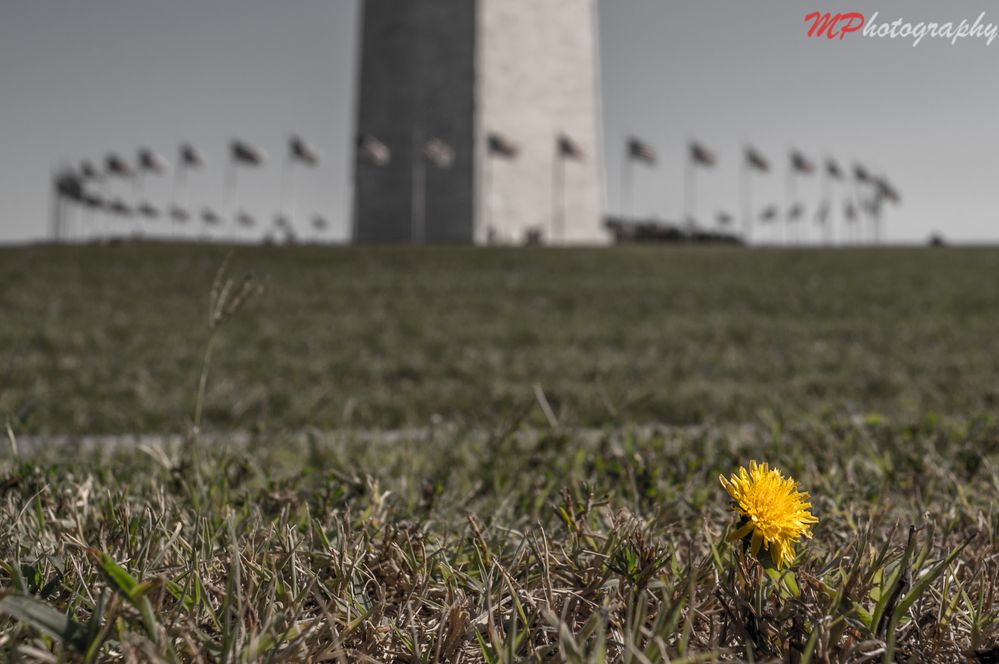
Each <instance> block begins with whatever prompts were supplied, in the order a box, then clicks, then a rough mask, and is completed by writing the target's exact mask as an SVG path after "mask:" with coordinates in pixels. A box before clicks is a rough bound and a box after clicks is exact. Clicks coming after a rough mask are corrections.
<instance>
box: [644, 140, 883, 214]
mask: <svg viewBox="0 0 999 664" xmlns="http://www.w3.org/2000/svg"><path fill="white" fill-rule="evenodd" d="M688 149H689V157H690V161H691V163H693V164H696V165H698V166H708V167H710V166H715V165H717V163H718V158H717V156H716V155H715V153H714V152H713V151H711V150H709V149H707V148H706V147H704V145H702V144H701V143H699V142H697V141H691V142H690V145H689V146H688ZM625 154H626V156H627V158H628V159H631V160H633V161H637V162H640V163H643V164H646V165H648V166H655V165H656V164H657V162H658V156H657V153H656V150H655V148H654V147H652V146H651V145H649V144H648V143H645V142H644V141H642V140H640V139H637V138H629V139H628V141H627V143H626V149H625ZM744 160H745V161H744V163H745V165H746V167H747V168H749V169H751V170H754V171H757V172H760V173H769V172H770V160H769V159H767V158H766V157H764V156H763V154H761V153H760V152H759V151H758V150H757V149H756V148H754V147H752V146H747V147H746V148H745V152H744ZM789 164H790V167H791V169H792V170H793V171H794V172H795V173H798V174H801V175H812V174H814V173H815V172H816V171H817V168H816V166H815V163H814V162H813V161H812V160H811V159H809V158H808V157H806V156H805V155H804V154H802V153H801V152H799V151H798V150H791V152H790V154H789ZM824 170H825V174H826V176H828V177H829V178H831V179H833V180H840V181H842V180H844V179H845V173H844V171H843V170H842V169H841V168H840V166H839V163H838V162H836V160H834V159H833V158H831V157H829V158H827V159H826V160H825V163H824ZM853 178H854V180H856V181H857V182H860V183H863V184H871V185H875V186H876V187H877V191H878V193H879V194H880V195H881V196H883V197H884V198H885V199H886V200H888V201H890V202H892V203H898V202H900V201H901V197H900V196H899V194H898V191H897V190H896V189H895V188H894V186H892V185H891V183H890V182H889V181H888V180H887V179H886V178H884V177H881V176H875V175H873V174H871V172H870V171H869V170H868V169H867V168H865V167H864V166H863V165H861V164H854V166H853Z"/></svg>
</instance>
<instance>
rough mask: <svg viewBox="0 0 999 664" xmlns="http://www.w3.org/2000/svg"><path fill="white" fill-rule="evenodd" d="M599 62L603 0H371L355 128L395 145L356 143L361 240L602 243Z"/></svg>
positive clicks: (357, 226) (366, 10) (366, 16)
mask: <svg viewBox="0 0 999 664" xmlns="http://www.w3.org/2000/svg"><path fill="white" fill-rule="evenodd" d="M596 63H597V54H596V25H595V6H594V3H593V0H366V1H365V3H364V8H363V27H362V54H361V65H360V90H359V95H358V100H359V101H358V109H357V132H358V136H359V137H365V138H366V140H370V139H372V138H373V139H375V140H377V141H378V142H380V143H381V144H384V145H385V146H386V147H387V148H388V149H389V151H390V153H391V157H390V159H389V161H388V163H377V160H373V159H371V158H370V154H368V153H367V152H366V151H365V150H358V151H357V155H356V158H355V171H354V179H355V200H354V205H355V209H354V238H355V241H356V242H360V243H369V244H371V243H413V244H423V243H428V244H440V243H457V244H471V243H475V244H487V243H500V244H520V243H523V242H524V241H525V240H526V239H527V238H528V237H529V236H533V237H536V238H539V239H540V241H542V242H544V243H549V244H579V243H602V242H605V241H606V238H607V236H606V234H605V232H604V231H603V229H602V228H601V224H600V212H599V209H600V208H599V205H600V201H599V194H600V171H599V169H600V154H599V151H598V143H597V114H598V105H597V97H596V86H597V76H596ZM431 138H436V139H440V140H441V141H444V142H445V143H446V144H447V145H449V146H450V147H451V148H452V150H453V159H452V161H451V163H450V165H449V166H447V167H441V166H440V165H438V164H436V163H435V162H434V161H433V160H432V159H428V158H427V156H426V155H425V146H426V144H427V141H428V140H430V139H431ZM491 138H494V139H495V138H498V139H500V140H501V141H502V142H503V143H504V144H505V147H508V148H511V149H512V153H511V152H509V151H507V152H504V151H502V150H497V149H495V148H496V141H495V140H493V141H491V140H490V139H491ZM560 139H562V147H561V149H560V143H559V141H560ZM491 144H492V145H493V149H490V145H491ZM569 148H572V149H569Z"/></svg>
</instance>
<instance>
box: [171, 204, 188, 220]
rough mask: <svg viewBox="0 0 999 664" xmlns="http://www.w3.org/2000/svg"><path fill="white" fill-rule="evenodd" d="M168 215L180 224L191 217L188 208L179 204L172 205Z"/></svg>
mask: <svg viewBox="0 0 999 664" xmlns="http://www.w3.org/2000/svg"><path fill="white" fill-rule="evenodd" d="M167 215H168V216H169V217H170V218H171V219H173V221H174V222H176V223H178V224H183V223H185V222H187V221H188V220H189V219H190V218H191V215H190V213H188V211H187V210H185V209H184V208H182V207H179V206H177V205H171V206H170V209H169V210H167Z"/></svg>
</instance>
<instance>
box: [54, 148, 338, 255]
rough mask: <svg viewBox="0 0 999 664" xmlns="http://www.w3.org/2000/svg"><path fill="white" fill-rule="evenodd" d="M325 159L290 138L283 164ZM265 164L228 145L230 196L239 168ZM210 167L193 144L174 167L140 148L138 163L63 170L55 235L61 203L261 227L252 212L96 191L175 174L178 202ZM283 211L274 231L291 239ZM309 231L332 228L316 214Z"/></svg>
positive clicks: (113, 161)
mask: <svg viewBox="0 0 999 664" xmlns="http://www.w3.org/2000/svg"><path fill="white" fill-rule="evenodd" d="M321 160H322V157H321V155H320V152H319V151H318V150H317V149H316V148H315V147H313V146H312V145H311V144H310V143H308V142H307V141H305V140H304V139H303V138H301V137H300V136H297V135H293V136H290V137H289V139H288V143H287V153H286V159H285V168H286V169H287V168H289V167H291V166H294V165H300V166H303V167H306V168H309V169H313V168H316V167H317V166H319V164H320V162H321ZM267 161H268V157H267V154H266V152H264V151H263V150H261V149H260V148H258V147H256V146H254V145H253V144H251V143H249V142H247V141H244V140H241V139H234V140H232V141H230V143H229V145H228V150H227V160H226V165H227V167H228V168H227V173H226V188H227V190H228V191H229V194H230V197H231V194H232V191H231V190H233V189H235V180H236V175H235V173H236V170H237V167H250V168H256V167H260V166H263V165H264V164H265V163H266V162H267ZM207 164H208V162H207V160H206V158H205V156H204V154H203V153H202V152H201V151H200V150H198V149H197V148H196V147H194V146H193V145H191V144H190V143H186V142H184V143H180V145H178V147H177V153H176V160H175V162H174V163H173V164H171V163H170V162H169V161H168V160H167V159H166V158H165V157H163V156H162V155H160V154H159V153H157V152H155V151H153V150H152V149H150V148H140V149H139V150H137V151H136V154H135V159H134V160H128V159H126V158H125V157H124V156H123V155H121V154H119V153H115V152H112V153H109V154H107V155H106V156H105V157H104V160H103V162H100V161H92V160H84V161H83V162H81V163H80V164H79V165H78V167H76V168H63V169H61V170H60V171H59V172H58V173H57V174H56V175H55V177H54V180H53V189H54V194H55V196H56V197H57V200H56V203H57V205H56V206H55V210H56V218H55V219H54V232H55V235H56V237H61V235H62V231H63V230H64V226H65V224H66V222H65V220H64V219H63V216H64V208H63V206H62V205H61V204H62V203H71V204H76V205H78V206H80V207H81V208H83V209H84V210H89V211H101V212H104V213H107V214H108V215H109V216H115V217H119V218H133V219H147V220H155V219H159V218H168V219H170V220H172V221H173V222H175V223H178V224H183V223H186V222H188V221H192V220H195V219H200V220H201V222H202V223H204V224H205V226H207V227H221V226H223V225H224V224H225V223H226V222H230V228H231V227H237V228H253V227H257V226H258V221H257V219H256V218H255V217H253V216H252V215H251V214H249V213H248V212H242V211H241V212H236V213H235V214H233V215H231V216H229V215H223V214H220V213H219V212H217V211H216V210H215V209H214V208H212V207H204V208H202V209H201V210H191V209H189V208H187V207H184V206H182V205H178V204H177V203H176V201H175V202H174V203H173V204H171V205H168V206H163V207H158V206H155V205H153V204H151V203H149V202H139V203H132V204H130V203H127V202H126V201H125V200H123V199H122V198H119V197H115V196H111V195H110V194H108V193H106V188H103V187H98V186H96V185H97V184H98V183H100V182H102V181H108V180H113V179H121V180H131V181H134V182H136V183H137V184H138V185H139V187H140V188H141V186H142V183H143V180H144V178H145V177H147V176H163V175H166V174H167V173H169V172H170V171H171V170H172V171H173V172H174V174H175V175H176V179H175V189H174V194H175V197H176V195H177V193H178V192H177V189H178V187H179V185H180V184H181V183H182V182H183V180H184V178H185V177H186V175H187V173H188V172H189V171H197V170H202V169H204V168H205V167H206V166H207ZM282 198H283V196H282ZM283 206H284V201H283V200H282V210H281V212H280V213H279V214H278V215H277V216H276V217H275V221H274V227H275V228H277V229H278V230H280V231H283V232H285V233H286V235H288V236H292V235H293V229H292V225H291V222H290V220H289V217H288V215H286V214H285V212H284V210H283ZM311 226H312V228H313V229H314V230H316V231H321V230H324V229H326V228H328V226H329V224H328V222H327V221H326V219H325V218H323V217H321V216H318V215H317V216H315V217H313V218H312V219H311Z"/></svg>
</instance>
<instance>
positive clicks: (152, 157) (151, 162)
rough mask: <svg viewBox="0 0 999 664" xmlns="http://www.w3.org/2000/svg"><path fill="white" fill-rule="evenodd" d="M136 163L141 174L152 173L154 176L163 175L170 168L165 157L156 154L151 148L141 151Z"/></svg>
mask: <svg viewBox="0 0 999 664" xmlns="http://www.w3.org/2000/svg"><path fill="white" fill-rule="evenodd" d="M136 163H137V164H138V166H139V171H140V172H142V173H151V174H153V175H162V174H163V173H165V172H166V171H167V169H168V168H169V167H170V166H169V165H168V164H167V162H166V160H165V159H164V158H163V157H161V156H160V155H158V154H156V153H155V152H153V151H152V150H150V149H149V148H142V149H141V150H139V154H138V158H137V160H136Z"/></svg>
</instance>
